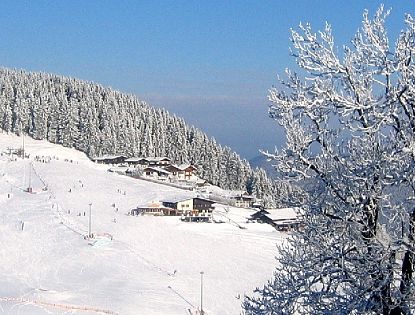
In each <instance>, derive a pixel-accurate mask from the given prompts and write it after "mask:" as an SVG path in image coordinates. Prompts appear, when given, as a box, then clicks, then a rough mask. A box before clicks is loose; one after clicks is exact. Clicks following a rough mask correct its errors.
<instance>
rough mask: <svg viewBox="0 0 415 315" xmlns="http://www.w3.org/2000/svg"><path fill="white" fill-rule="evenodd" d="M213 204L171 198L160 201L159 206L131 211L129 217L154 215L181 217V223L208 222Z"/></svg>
mask: <svg viewBox="0 0 415 315" xmlns="http://www.w3.org/2000/svg"><path fill="white" fill-rule="evenodd" d="M214 203H215V202H214V201H211V200H208V199H204V198H199V197H194V198H172V199H168V200H165V201H162V202H161V204H158V203H152V204H149V205H148V206H142V207H141V206H140V207H137V208H135V209H132V210H131V212H130V214H131V215H145V214H147V215H155V216H181V217H182V220H183V221H188V222H210V221H211V218H212V211H213V209H214V208H213V204H214Z"/></svg>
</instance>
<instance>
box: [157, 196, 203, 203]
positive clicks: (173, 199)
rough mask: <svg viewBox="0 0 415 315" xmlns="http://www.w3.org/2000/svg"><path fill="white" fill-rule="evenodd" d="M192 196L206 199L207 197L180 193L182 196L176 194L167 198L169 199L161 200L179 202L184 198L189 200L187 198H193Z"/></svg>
mask: <svg viewBox="0 0 415 315" xmlns="http://www.w3.org/2000/svg"><path fill="white" fill-rule="evenodd" d="M194 198H198V199H203V200H208V199H205V198H200V197H197V196H195V195H187V196H186V195H182V196H180V195H178V196H175V197H172V198H169V199H165V200H162V201H161V202H169V203H177V202H181V201H185V200H189V199H194ZM209 201H210V200H209Z"/></svg>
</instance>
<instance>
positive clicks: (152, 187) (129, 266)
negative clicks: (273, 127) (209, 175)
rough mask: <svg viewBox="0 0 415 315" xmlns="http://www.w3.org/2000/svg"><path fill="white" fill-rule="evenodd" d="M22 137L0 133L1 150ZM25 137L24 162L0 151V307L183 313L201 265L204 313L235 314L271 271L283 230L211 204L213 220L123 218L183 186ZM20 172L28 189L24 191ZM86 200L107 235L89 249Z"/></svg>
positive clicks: (193, 302) (96, 227) (195, 297)
mask: <svg viewBox="0 0 415 315" xmlns="http://www.w3.org/2000/svg"><path fill="white" fill-rule="evenodd" d="M21 140H22V139H21V138H18V137H15V136H12V135H6V134H0V152H5V151H7V150H6V149H7V147H18V146H19V145H20V143H21ZM25 142H26V147H25V150H26V152H28V153H29V154H30V160H27V159H26V160H22V159H17V160H16V161H14V160H13V161H10V159H9V157H8V156H7V155H6V154H3V155H2V156H1V157H0V242H1V244H2V246H1V248H0V259H1V264H0V271H1V274H2V275H4V276H3V277H1V279H0V314H1V313H2V312H3V313H4V314H35V315H37V314H96V312H94V311H90V312H85V311H83V310H76V309H59V308H53V307H49V306H48V305H37V304H33V303H29V302H27V301H33V300H38V301H43V302H48V303H60V304H64V305H73V306H88V307H92V308H97V309H102V310H110V311H113V312H115V313H117V314H127V315H128V314H149V315H152V314H186V312H187V309H188V308H190V309H193V310H194V309H196V308H197V307H199V305H200V271H204V278H203V283H204V287H203V292H204V295H203V305H204V310H205V311H206V313H207V314H221V315H222V314H239V313H240V304H241V302H242V298H243V295H244V293H250V292H251V291H252V290H253V289H254V288H255V287H256V286H261V285H262V284H263V283H264V282H265V281H266V280H267V279H269V278H270V277H271V276H272V273H273V270H274V265H275V261H274V255H275V254H276V250H275V244H276V243H277V242H279V241H281V240H282V239H283V238H284V234H281V233H278V232H277V231H275V230H274V229H273V228H271V227H270V226H268V225H260V224H256V223H249V224H247V223H246V216H247V215H248V214H249V213H250V212H249V211H248V210H243V209H237V208H230V209H228V208H226V209H225V208H223V207H222V208H219V209H218V211H217V213H216V214H215V215H217V216H220V217H222V218H223V219H224V220H223V221H225V223H222V224H213V223H184V222H181V221H180V220H179V218H178V217H148V216H138V217H135V216H129V215H127V213H128V212H129V211H130V210H131V209H132V208H134V207H136V206H137V205H144V204H146V203H149V202H151V201H158V200H162V199H166V198H170V197H174V196H177V195H180V196H181V195H185V196H188V195H189V192H186V191H183V190H179V189H176V188H172V187H168V186H163V185H159V184H154V183H150V182H145V181H140V180H136V179H132V178H128V177H125V176H120V175H117V174H114V173H109V172H106V171H105V169H106V167H105V166H102V165H96V164H94V163H92V162H90V161H89V160H88V159H87V157H86V156H85V155H84V154H82V153H80V152H78V151H75V150H73V149H68V148H63V147H60V146H57V145H53V144H50V143H47V142H44V141H35V140H32V139H27V138H26V139H25ZM35 156H38V157H42V156H43V157H50V160H48V162H47V163H44V162H42V161H35ZM30 169H31V171H30ZM29 172H31V179H30V181H31V185H32V187H33V190H34V191H35V192H36V193H34V194H30V193H27V192H25V191H24V190H25V189H26V188H27V187H26V186H28V184H29V182H28V176H29V175H28V173H29ZM45 186H47V188H48V189H47V190H43V188H44V187H45ZM89 204H92V205H91V209H92V232H93V233H94V234H104V233H109V234H110V235H112V236H113V240H112V241H110V240H109V239H108V238H105V237H104V238H102V239H100V240H99V241H98V242H96V243H95V245H94V246H91V245H88V241H87V240H85V239H84V238H83V236H84V235H85V234H86V233H87V231H88V212H89ZM84 213H85V215H84ZM226 218H228V219H229V220H228V222H226ZM114 219H115V220H114ZM22 222H23V223H24V226H23V230H22ZM235 223H236V224H235ZM238 226H242V227H245V229H241V228H239V227H238ZM1 297H3V298H5V297H9V298H17V299H26V300H27V301H26V300H25V301H26V302H22V301H20V302H19V301H18V300H14V301H13V300H9V301H6V300H4V299H3V300H2V299H1Z"/></svg>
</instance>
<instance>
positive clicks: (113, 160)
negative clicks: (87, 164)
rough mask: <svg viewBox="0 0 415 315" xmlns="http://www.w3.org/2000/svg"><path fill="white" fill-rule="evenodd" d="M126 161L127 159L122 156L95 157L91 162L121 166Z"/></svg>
mask: <svg viewBox="0 0 415 315" xmlns="http://www.w3.org/2000/svg"><path fill="white" fill-rule="evenodd" d="M126 159H127V157H125V156H124V155H103V156H99V157H95V158H93V159H92V160H93V161H94V162H95V163H99V164H122V163H124V162H125V160H126Z"/></svg>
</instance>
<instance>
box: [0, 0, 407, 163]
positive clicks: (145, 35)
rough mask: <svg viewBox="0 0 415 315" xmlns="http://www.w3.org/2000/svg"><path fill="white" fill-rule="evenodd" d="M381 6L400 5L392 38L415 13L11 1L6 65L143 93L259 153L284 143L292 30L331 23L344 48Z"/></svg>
mask: <svg viewBox="0 0 415 315" xmlns="http://www.w3.org/2000/svg"><path fill="white" fill-rule="evenodd" d="M380 3H384V4H385V6H386V7H387V8H392V14H391V16H390V17H389V21H388V27H389V30H390V34H391V36H396V35H397V33H398V31H399V30H400V29H401V28H402V27H403V17H404V13H405V12H407V13H410V14H412V15H415V1H413V0H406V1H403V0H394V1H383V2H378V1H361V0H360V1H359V0H350V1H328V0H326V1H322V0H314V1H313V0H308V1H307V0H301V1H300V0H299V1H280V0H274V1H270V0H260V1H258V0H256V1H254V0H252V1H245V0H234V1H226V0H221V1H216V0H214V1H213V0H209V1H191V0H188V1H184V0H183V1H182V0H171V1H154V0H149V1H139V0H137V1H116V0H113V1H105V0H96V1H95V0H88V1H86V0H83V1H81V0H71V1H63V0H62V1H59V0H55V1H42V0H37V1H33V0H32V1H18V0H14V1H7V0H3V1H1V5H2V6H1V10H0V43H1V45H0V65H1V66H3V67H11V68H23V69H26V70H30V71H44V72H51V73H55V74H61V75H65V76H71V77H76V78H79V79H83V80H88V81H94V82H97V83H100V84H102V85H104V86H111V87H113V88H115V89H117V90H120V91H123V92H128V93H133V94H136V95H137V96H138V97H139V98H141V99H143V100H146V101H147V102H148V103H150V104H152V105H154V106H159V107H164V108H166V109H168V110H169V111H170V112H172V113H176V114H177V115H179V116H182V117H184V118H185V119H186V120H187V121H188V122H189V123H191V124H194V125H196V126H198V127H200V128H201V129H203V130H204V131H205V132H207V133H208V134H209V135H211V136H214V137H215V138H216V139H217V140H218V142H219V143H221V144H224V145H229V146H231V147H232V148H233V149H235V150H236V151H237V152H238V153H240V154H241V155H242V156H243V157H246V158H248V159H249V158H252V157H254V156H255V155H258V150H259V149H261V148H262V149H271V150H272V149H273V148H274V146H275V145H277V146H281V145H282V143H283V141H284V137H283V135H282V133H281V130H279V129H278V128H277V126H276V124H275V123H274V122H273V121H272V120H271V119H269V118H268V116H267V106H268V102H267V90H268V89H269V88H270V87H271V86H272V85H273V84H275V83H276V80H275V77H276V75H277V74H278V73H282V72H283V71H284V69H285V68H286V67H290V68H294V63H293V61H294V60H293V59H292V58H291V57H290V56H289V51H288V47H289V45H290V43H289V29H290V28H291V27H294V28H295V27H296V26H297V25H298V24H299V22H301V21H303V22H310V23H311V24H312V26H313V28H314V29H315V30H318V29H321V28H322V27H323V26H324V23H325V21H328V22H329V23H331V24H332V26H333V30H334V34H335V36H336V42H337V44H338V46H339V47H341V46H342V45H343V44H345V43H348V42H349V41H350V39H351V37H352V36H353V34H354V33H355V31H356V30H357V28H358V27H359V26H360V21H361V16H362V12H363V9H365V8H367V9H369V11H370V12H372V13H373V12H374V11H375V10H376V8H377V7H378V6H379V4H380Z"/></svg>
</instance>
